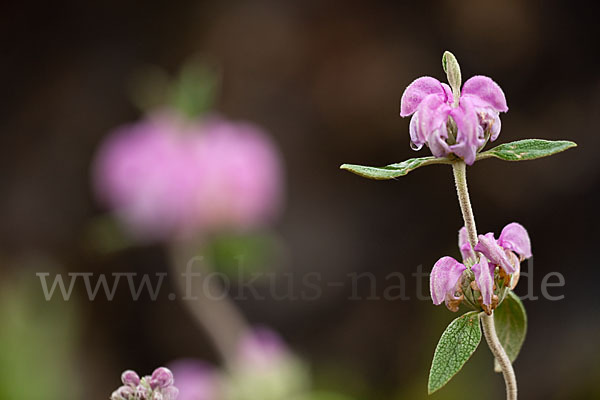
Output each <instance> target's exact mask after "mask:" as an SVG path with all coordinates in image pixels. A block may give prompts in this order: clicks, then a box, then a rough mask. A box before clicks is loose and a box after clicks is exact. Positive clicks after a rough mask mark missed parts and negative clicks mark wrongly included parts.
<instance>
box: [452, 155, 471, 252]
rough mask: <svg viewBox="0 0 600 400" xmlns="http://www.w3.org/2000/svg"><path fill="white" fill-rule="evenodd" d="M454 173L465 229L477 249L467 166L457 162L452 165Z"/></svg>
mask: <svg viewBox="0 0 600 400" xmlns="http://www.w3.org/2000/svg"><path fill="white" fill-rule="evenodd" d="M452 172H454V183H455V184H456V194H457V195H458V203H459V204H460V211H461V212H462V216H463V220H464V221H465V227H466V228H467V233H468V234H469V242H471V246H473V247H475V245H476V244H477V227H476V226H475V217H474V216H473V209H472V208H471V199H470V198H469V188H468V187H467V166H466V164H465V163H464V161H455V162H454V163H452Z"/></svg>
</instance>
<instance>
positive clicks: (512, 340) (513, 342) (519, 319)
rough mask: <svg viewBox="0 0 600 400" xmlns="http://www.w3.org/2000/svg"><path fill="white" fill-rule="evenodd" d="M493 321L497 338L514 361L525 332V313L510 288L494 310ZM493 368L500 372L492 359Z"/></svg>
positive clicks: (521, 304)
mask: <svg viewBox="0 0 600 400" xmlns="http://www.w3.org/2000/svg"><path fill="white" fill-rule="evenodd" d="M494 322H495V324H496V333H497V334H498V339H499V340H500V343H501V344H502V347H504V351H506V354H507V355H508V358H510V361H511V362H514V361H515V359H516V358H517V356H518V355H519V350H521V346H522V345H523V342H524V341H525V335H526V333H527V314H526V313H525V307H524V306H523V303H521V300H520V299H519V297H518V296H517V295H516V294H515V293H514V292H513V291H512V290H511V291H509V292H508V295H507V296H506V297H505V298H504V301H503V302H502V304H500V306H498V308H497V309H496V311H494ZM494 370H495V371H496V372H501V370H500V366H499V365H498V362H497V361H495V360H494Z"/></svg>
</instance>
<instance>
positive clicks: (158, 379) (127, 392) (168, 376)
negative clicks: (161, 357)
mask: <svg viewBox="0 0 600 400" xmlns="http://www.w3.org/2000/svg"><path fill="white" fill-rule="evenodd" d="M121 381H122V382H123V386H121V387H119V388H118V389H117V390H115V391H114V392H113V393H112V395H111V396H110V399H111V400H157V399H158V400H176V399H177V398H178V394H179V390H178V389H177V388H176V387H175V386H173V374H172V373H171V371H170V370H169V369H167V368H165V367H160V368H157V369H155V370H154V372H153V373H152V376H144V377H143V378H142V379H140V378H139V376H138V374H137V373H136V372H135V371H131V370H127V371H125V372H123V374H122V375H121Z"/></svg>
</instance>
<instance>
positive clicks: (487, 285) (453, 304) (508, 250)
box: [429, 222, 531, 311]
mask: <svg viewBox="0 0 600 400" xmlns="http://www.w3.org/2000/svg"><path fill="white" fill-rule="evenodd" d="M458 247H459V249H460V252H461V254H462V259H463V262H462V263H460V262H458V261H456V260H455V259H454V258H452V257H448V256H446V257H442V258H440V259H439V260H438V261H437V262H436V263H435V265H434V266H433V269H432V270H431V278H430V282H429V284H430V290H431V298H432V300H433V303H434V304H435V305H439V304H441V303H442V302H444V301H445V302H446V306H447V307H448V308H449V309H450V310H452V311H456V309H458V304H459V303H460V301H461V293H460V292H461V291H462V290H461V287H460V284H461V277H462V276H463V273H464V272H465V271H467V270H468V269H469V266H470V269H471V271H473V274H474V277H475V282H476V283H477V289H478V290H479V292H480V293H481V302H482V304H483V305H484V306H487V307H489V306H491V305H492V302H493V296H494V278H495V277H494V274H495V270H496V267H500V269H501V270H502V273H503V274H504V275H502V276H507V277H510V276H516V277H518V275H519V271H520V261H522V260H524V259H526V258H529V257H531V242H530V240H529V235H528V234H527V231H526V230H525V228H524V227H523V226H522V225H520V224H518V223H516V222H512V223H510V224H508V225H506V226H505V227H504V229H502V233H501V234H500V238H499V239H498V240H496V239H495V238H494V234H493V233H491V232H490V233H487V234H485V235H479V241H478V242H477V244H476V245H475V248H473V247H472V246H471V244H470V243H469V239H468V235H467V229H466V228H465V227H462V228H461V229H460V231H459V233H458ZM476 251H477V252H480V253H481V254H482V255H483V257H479V260H478V259H477V254H476V253H475V252H476ZM471 279H472V278H471ZM515 283H516V280H515ZM512 287H514V286H512ZM512 287H511V288H512ZM457 293H459V295H457Z"/></svg>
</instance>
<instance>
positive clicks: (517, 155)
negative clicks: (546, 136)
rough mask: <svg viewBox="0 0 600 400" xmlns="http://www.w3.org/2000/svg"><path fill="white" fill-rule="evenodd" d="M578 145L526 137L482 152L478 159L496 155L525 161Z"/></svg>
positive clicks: (500, 157)
mask: <svg viewBox="0 0 600 400" xmlns="http://www.w3.org/2000/svg"><path fill="white" fill-rule="evenodd" d="M571 147H577V144H576V143H574V142H571V141H569V140H556V141H553V140H543V139H525V140H518V141H516V142H511V143H504V144H501V145H500V146H497V147H494V148H493V149H490V150H488V151H485V152H483V153H480V154H479V155H478V156H477V160H484V159H486V158H490V157H496V158H499V159H501V160H505V161H525V160H535V159H536V158H542V157H548V156H551V155H553V154H556V153H560V152H561V151H565V150H567V149H570V148H571Z"/></svg>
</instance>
